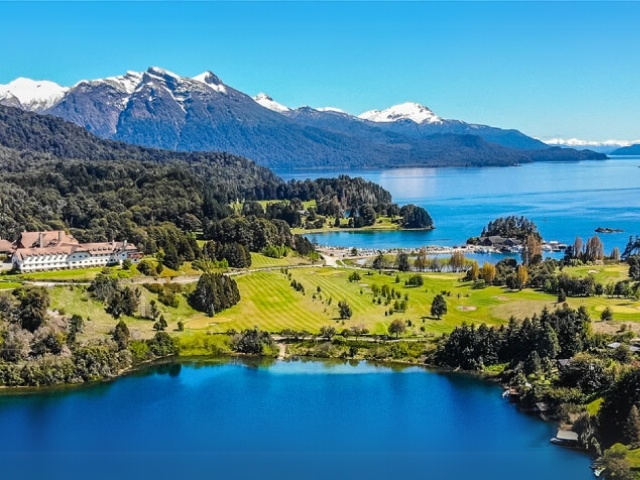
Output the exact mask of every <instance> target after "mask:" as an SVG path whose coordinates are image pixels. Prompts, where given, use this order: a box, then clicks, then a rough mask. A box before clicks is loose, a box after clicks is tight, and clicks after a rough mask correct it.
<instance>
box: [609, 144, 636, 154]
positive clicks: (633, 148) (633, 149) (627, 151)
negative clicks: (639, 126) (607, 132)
mask: <svg viewBox="0 0 640 480" xmlns="http://www.w3.org/2000/svg"><path fill="white" fill-rule="evenodd" d="M611 155H640V143H635V144H633V145H629V146H628V147H621V148H618V149H616V150H614V151H613V152H611Z"/></svg>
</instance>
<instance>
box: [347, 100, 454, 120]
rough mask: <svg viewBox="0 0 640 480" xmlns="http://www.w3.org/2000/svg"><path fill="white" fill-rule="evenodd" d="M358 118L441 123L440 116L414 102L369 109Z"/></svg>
mask: <svg viewBox="0 0 640 480" xmlns="http://www.w3.org/2000/svg"><path fill="white" fill-rule="evenodd" d="M358 118H361V119H363V120H369V121H372V122H395V121H397V120H411V121H413V122H415V123H442V118H440V117H438V116H437V115H436V114H435V113H433V112H432V111H431V110H429V109H428V108H427V107H425V106H424V105H420V104H419V103H414V102H406V103H401V104H400V105H394V106H393V107H389V108H387V109H386V110H369V111H368V112H364V113H363V114H361V115H359V116H358Z"/></svg>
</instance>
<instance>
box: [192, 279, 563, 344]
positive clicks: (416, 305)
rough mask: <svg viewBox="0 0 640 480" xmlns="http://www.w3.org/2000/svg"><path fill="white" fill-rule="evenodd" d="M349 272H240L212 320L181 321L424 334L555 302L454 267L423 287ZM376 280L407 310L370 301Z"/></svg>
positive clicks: (224, 326) (493, 321) (501, 319)
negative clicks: (438, 301)
mask: <svg viewBox="0 0 640 480" xmlns="http://www.w3.org/2000/svg"><path fill="white" fill-rule="evenodd" d="M351 272H352V270H347V269H334V268H326V267H325V268H322V267H319V268H309V269H299V270H296V269H291V270H289V275H290V278H289V277H288V276H287V275H285V274H283V273H281V272H273V271H272V272H256V273H252V274H247V275H242V276H239V277H236V280H237V282H238V288H239V289H240V294H241V298H242V299H241V301H240V303H239V304H238V305H236V306H234V307H232V308H230V309H228V310H225V311H224V312H221V313H220V314H218V315H216V316H215V317H213V318H210V319H209V318H205V319H200V320H195V319H192V320H187V324H186V325H187V327H188V328H192V329H209V330H212V331H216V332H224V331H227V330H229V329H235V330H242V329H245V328H253V327H254V326H257V327H259V328H261V329H264V330H268V331H271V332H279V331H281V330H283V329H293V330H298V331H300V330H306V331H309V332H312V333H317V332H318V331H319V329H320V328H321V327H322V326H325V325H334V326H335V327H336V329H337V330H338V331H341V330H342V329H343V328H348V327H349V326H352V325H363V326H364V327H366V328H367V329H368V330H369V331H370V332H371V333H377V334H385V333H386V332H387V327H388V325H389V324H390V323H391V322H392V321H393V320H394V319H396V318H400V319H403V320H405V321H407V320H411V323H412V327H411V328H410V329H409V331H410V333H412V334H415V335H427V334H439V333H443V332H449V331H451V330H452V329H453V328H454V327H455V326H456V325H459V324H460V323H462V322H468V323H475V324H479V323H487V324H489V325H499V324H502V323H505V322H506V321H507V320H508V318H509V316H510V315H511V314H514V315H516V316H518V317H519V318H522V317H524V316H527V315H529V316H530V315H531V314H533V313H534V312H536V311H539V310H540V309H542V307H543V306H545V305H553V303H554V296H552V295H547V294H544V293H541V292H534V291H530V290H525V291H523V292H508V291H505V290H504V289H503V288H500V287H488V288H486V289H483V290H473V289H472V288H471V287H470V285H469V284H467V283H463V282H460V281H459V279H460V275H456V274H428V275H423V276H424V278H425V284H424V286H422V287H418V288H415V287H405V286H404V281H405V280H406V279H407V278H409V276H410V274H401V275H400V283H396V282H395V275H385V274H378V273H377V272H371V275H367V274H366V272H361V280H359V281H356V282H349V281H348V276H349V274H350V273H351ZM291 280H295V281H296V282H299V283H301V284H302V285H303V286H304V288H305V294H304V295H303V294H302V293H301V292H297V291H295V290H294V289H293V288H292V287H291V285H290V283H291ZM374 284H377V285H378V286H380V287H382V285H387V286H388V287H389V288H390V289H395V290H396V291H397V292H400V294H401V298H400V299H397V300H398V301H399V302H400V301H402V300H404V299H405V294H408V296H409V300H408V308H407V310H406V311H405V312H394V313H393V314H392V315H385V312H388V311H389V309H390V308H392V307H393V304H394V302H395V300H396V299H395V298H394V299H393V300H392V301H391V302H390V304H389V305H385V301H384V299H383V301H382V304H381V305H378V303H377V301H376V302H374V301H373V299H374V296H373V293H372V290H371V286H372V285H374ZM318 287H319V290H318ZM443 291H444V292H449V294H448V295H447V296H446V301H447V306H448V313H447V314H446V315H444V316H443V318H442V319H435V318H433V317H431V314H430V310H431V302H432V300H433V298H434V297H435V295H436V294H438V293H441V292H443ZM314 296H315V299H314ZM329 299H331V301H330V304H329ZM341 300H345V301H347V302H348V303H349V305H350V306H351V308H352V310H353V315H352V317H351V319H349V320H344V321H343V320H341V319H340V318H339V312H338V302H339V301H341ZM508 307H510V308H508ZM420 327H424V329H421V328H420Z"/></svg>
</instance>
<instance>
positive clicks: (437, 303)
mask: <svg viewBox="0 0 640 480" xmlns="http://www.w3.org/2000/svg"><path fill="white" fill-rule="evenodd" d="M446 313H447V301H446V300H445V299H444V297H443V296H442V295H441V294H438V295H436V296H435V297H434V299H433V301H432V302H431V315H433V316H434V317H436V318H437V319H438V320H440V318H442V316H443V315H444V314H446Z"/></svg>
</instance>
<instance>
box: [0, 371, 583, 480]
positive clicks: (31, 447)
mask: <svg viewBox="0 0 640 480" xmlns="http://www.w3.org/2000/svg"><path fill="white" fill-rule="evenodd" d="M500 394H501V389H500V388H499V387H497V386H495V385H492V384H488V383H485V382H481V381H479V380H477V379H474V378H470V377H466V376H462V375H455V374H443V373H435V372H430V371H427V370H425V369H423V368H419V367H411V368H390V367H388V366H386V367H385V366H374V365H371V364H368V363H366V362H361V363H354V364H349V363H341V362H320V361H291V362H281V361H278V362H275V361H268V362H266V363H265V362H262V363H260V362H259V361H257V360H255V361H245V362H241V361H239V360H232V361H230V362H227V363H220V364H212V365H197V364H195V365H194V364H183V365H179V364H171V365H165V366H161V367H153V368H150V369H147V370H146V371H144V372H141V373H138V374H136V375H132V376H128V377H126V378H122V379H119V380H117V381H115V382H112V383H109V384H102V385H97V386H92V387H85V388H79V389H73V390H67V391H52V392H48V393H41V394H30V395H21V396H16V395H9V396H0V427H1V429H2V435H0V452H1V453H0V462H1V463H0V465H2V467H1V472H2V474H1V475H2V478H6V479H31V478H34V479H35V478H47V479H58V478H60V479H65V480H74V479H81V478H82V479H85V478H87V479H88V478H90V479H96V478H100V479H102V478H105V479H106V478H109V479H114V478H116V479H128V478H132V479H133V478H137V479H146V478H154V479H158V478H185V479H191V478H220V479H235V478H242V479H258V478H260V479H277V480H281V479H326V478H335V479H338V478H340V479H342V478H352V479H390V478H398V479H404V478H406V479H409V478H424V479H428V478H446V479H454V480H455V479H461V480H462V479H465V480H466V479H491V480H502V479H504V480H507V479H508V480H513V479H516V478H517V479H522V480H529V479H531V480H534V479H535V480H540V479H545V480H556V479H557V480H567V479H572V480H580V479H585V480H586V479H589V478H593V477H592V474H591V471H590V470H589V463H590V460H589V458H588V457H586V456H585V455H583V454H581V453H579V452H576V451H573V450H567V449H563V448H561V447H557V446H554V445H552V444H550V443H549V439H550V437H551V436H552V435H553V433H554V429H553V426H552V425H551V424H548V423H544V422H542V421H541V420H539V419H537V418H535V417H531V416H527V415H524V414H522V413H519V412H518V411H517V410H516V408H514V406H513V405H511V404H509V403H508V402H507V401H505V400H504V399H502V398H501V395H500Z"/></svg>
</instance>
